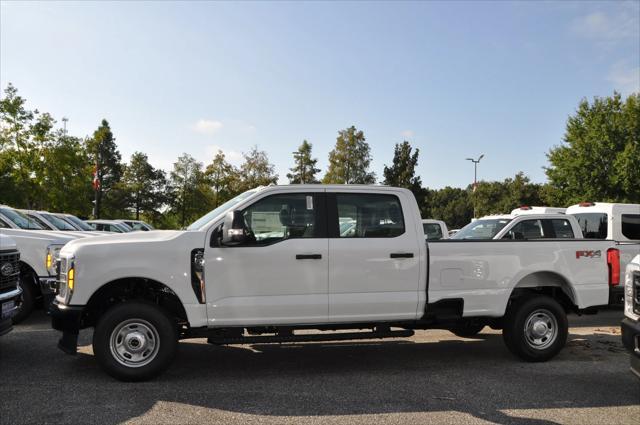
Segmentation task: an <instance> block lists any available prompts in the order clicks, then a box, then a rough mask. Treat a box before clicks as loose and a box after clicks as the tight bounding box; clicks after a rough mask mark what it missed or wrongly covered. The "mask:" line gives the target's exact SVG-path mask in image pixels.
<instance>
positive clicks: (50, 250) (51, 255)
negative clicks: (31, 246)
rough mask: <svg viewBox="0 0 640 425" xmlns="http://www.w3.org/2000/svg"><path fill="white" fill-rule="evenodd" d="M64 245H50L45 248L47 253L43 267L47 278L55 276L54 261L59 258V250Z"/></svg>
mask: <svg viewBox="0 0 640 425" xmlns="http://www.w3.org/2000/svg"><path fill="white" fill-rule="evenodd" d="M63 246H64V245H56V244H51V245H49V246H48V247H47V252H46V254H45V257H44V266H45V267H46V269H47V273H49V276H55V275H56V273H57V272H56V261H58V258H60V250H61V249H62V247H63Z"/></svg>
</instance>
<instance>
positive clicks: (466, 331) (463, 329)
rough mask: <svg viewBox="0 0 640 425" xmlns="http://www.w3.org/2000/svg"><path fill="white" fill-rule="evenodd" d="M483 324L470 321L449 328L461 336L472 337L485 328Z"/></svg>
mask: <svg viewBox="0 0 640 425" xmlns="http://www.w3.org/2000/svg"><path fill="white" fill-rule="evenodd" d="M484 326H485V325H483V324H476V323H468V324H463V325H459V326H456V327H454V328H451V329H449V330H450V331H451V332H452V333H453V334H454V335H456V336H459V337H461V338H471V337H474V336H476V335H478V334H479V333H480V331H482V330H483V329H484Z"/></svg>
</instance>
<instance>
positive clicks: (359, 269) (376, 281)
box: [327, 192, 420, 322]
mask: <svg viewBox="0 0 640 425" xmlns="http://www.w3.org/2000/svg"><path fill="white" fill-rule="evenodd" d="M327 206H328V210H329V211H331V212H330V213H329V217H331V221H330V222H329V235H330V239H329V254H330V256H331V257H330V259H329V320H330V321H332V322H366V321H377V320H412V319H415V318H416V309H417V305H418V285H419V276H420V263H419V259H420V247H419V246H418V238H417V237H416V234H415V230H414V229H412V228H408V227H407V226H406V225H405V222H404V217H403V212H402V206H401V201H400V199H399V197H398V196H396V195H395V194H390V193H389V192H387V193H370V192H368V193H354V192H349V193H347V192H345V193H330V192H327ZM336 212H337V214H336ZM336 215H337V217H336Z"/></svg>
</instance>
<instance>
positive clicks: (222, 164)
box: [205, 150, 240, 208]
mask: <svg viewBox="0 0 640 425" xmlns="http://www.w3.org/2000/svg"><path fill="white" fill-rule="evenodd" d="M239 174H240V173H239V171H238V170H237V169H236V167H234V166H233V165H231V164H230V163H228V162H227V159H226V157H225V155H224V152H222V151H221V150H218V153H216V156H214V157H213V161H212V162H211V164H209V165H207V168H206V170H205V175H206V177H207V179H208V181H209V184H210V185H211V189H212V191H213V200H212V202H213V204H212V207H213V208H216V207H218V206H219V205H222V204H223V203H225V202H226V201H228V200H229V199H231V198H233V197H234V196H235V195H236V194H237V192H238V184H239V178H240V177H239Z"/></svg>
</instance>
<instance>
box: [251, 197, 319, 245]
mask: <svg viewBox="0 0 640 425" xmlns="http://www.w3.org/2000/svg"><path fill="white" fill-rule="evenodd" d="M318 199H319V197H318V196H316V195H314V194H309V193H292V194H288V193H287V194H280V195H272V196H268V197H266V198H263V199H261V200H259V201H257V202H256V203H254V204H252V205H251V206H249V207H247V208H246V209H245V210H244V211H242V215H243V217H244V222H245V226H246V228H247V230H248V234H249V240H248V242H247V243H245V244H244V245H245V246H246V245H270V244H273V243H277V242H280V241H283V240H286V239H296V238H316V237H323V236H322V235H321V234H320V232H319V226H318V222H317V209H318V205H316V204H317V200H318Z"/></svg>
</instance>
